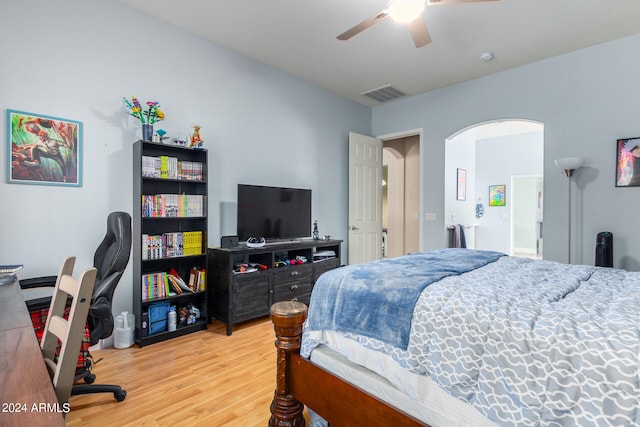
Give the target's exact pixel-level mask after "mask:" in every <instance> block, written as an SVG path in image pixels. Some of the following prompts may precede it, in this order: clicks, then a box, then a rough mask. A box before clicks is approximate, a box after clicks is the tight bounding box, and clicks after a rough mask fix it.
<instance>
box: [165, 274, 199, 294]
mask: <svg viewBox="0 0 640 427" xmlns="http://www.w3.org/2000/svg"><path fill="white" fill-rule="evenodd" d="M169 275H170V276H172V277H173V278H174V280H175V282H176V284H177V285H178V287H180V289H181V291H182V292H185V291H186V292H193V291H192V290H191V288H189V286H187V284H186V283H185V281H184V280H183V279H182V277H180V275H179V274H178V272H177V271H176V270H175V269H173V268H172V269H171V270H169ZM182 292H180V293H182Z"/></svg>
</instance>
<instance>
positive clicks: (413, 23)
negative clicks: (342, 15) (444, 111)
mask: <svg viewBox="0 0 640 427" xmlns="http://www.w3.org/2000/svg"><path fill="white" fill-rule="evenodd" d="M486 1H499V0H391V1H390V3H389V6H388V7H387V8H386V9H383V10H381V11H380V12H378V13H377V14H375V15H373V16H372V17H370V18H368V19H365V20H364V21H362V22H361V23H359V24H358V25H356V26H355V27H352V28H350V29H348V30H347V31H345V32H344V33H342V34H340V35H339V36H338V37H336V38H337V39H338V40H349V39H350V38H351V37H353V36H355V35H356V34H359V33H361V32H362V31H364V30H366V29H367V28H369V27H371V26H372V25H373V24H377V23H378V22H380V21H383V20H385V19H386V18H387V17H389V16H390V17H391V18H393V19H394V20H395V21H396V22H399V23H403V24H407V25H408V27H409V32H410V33H411V37H412V38H413V42H414V43H415V45H416V47H423V46H426V45H428V44H429V43H431V35H430V34H429V30H427V26H426V25H425V23H424V20H423V19H422V11H423V10H424V7H425V5H427V6H436V5H438V6H439V5H447V4H459V3H475V2H486Z"/></svg>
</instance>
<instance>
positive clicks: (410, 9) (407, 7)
mask: <svg viewBox="0 0 640 427" xmlns="http://www.w3.org/2000/svg"><path fill="white" fill-rule="evenodd" d="M424 5H425V0H394V1H393V2H391V4H390V5H389V8H388V9H387V13H389V16H391V18H393V20H394V21H396V22H400V23H407V22H411V21H413V20H414V19H416V18H417V17H418V16H420V14H421V13H422V11H423V10H424Z"/></svg>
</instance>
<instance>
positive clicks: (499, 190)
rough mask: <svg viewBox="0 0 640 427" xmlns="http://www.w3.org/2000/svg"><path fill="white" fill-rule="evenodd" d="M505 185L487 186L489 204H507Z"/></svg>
mask: <svg viewBox="0 0 640 427" xmlns="http://www.w3.org/2000/svg"><path fill="white" fill-rule="evenodd" d="M506 199H507V186H506V185H490V186H489V206H505V205H506V204H507V200H506Z"/></svg>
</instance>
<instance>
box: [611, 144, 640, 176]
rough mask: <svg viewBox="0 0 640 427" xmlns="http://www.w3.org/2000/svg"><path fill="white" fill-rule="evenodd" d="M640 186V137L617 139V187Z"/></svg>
mask: <svg viewBox="0 0 640 427" xmlns="http://www.w3.org/2000/svg"><path fill="white" fill-rule="evenodd" d="M637 186H640V137H637V138H624V139H619V140H617V141H616V187H637Z"/></svg>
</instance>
